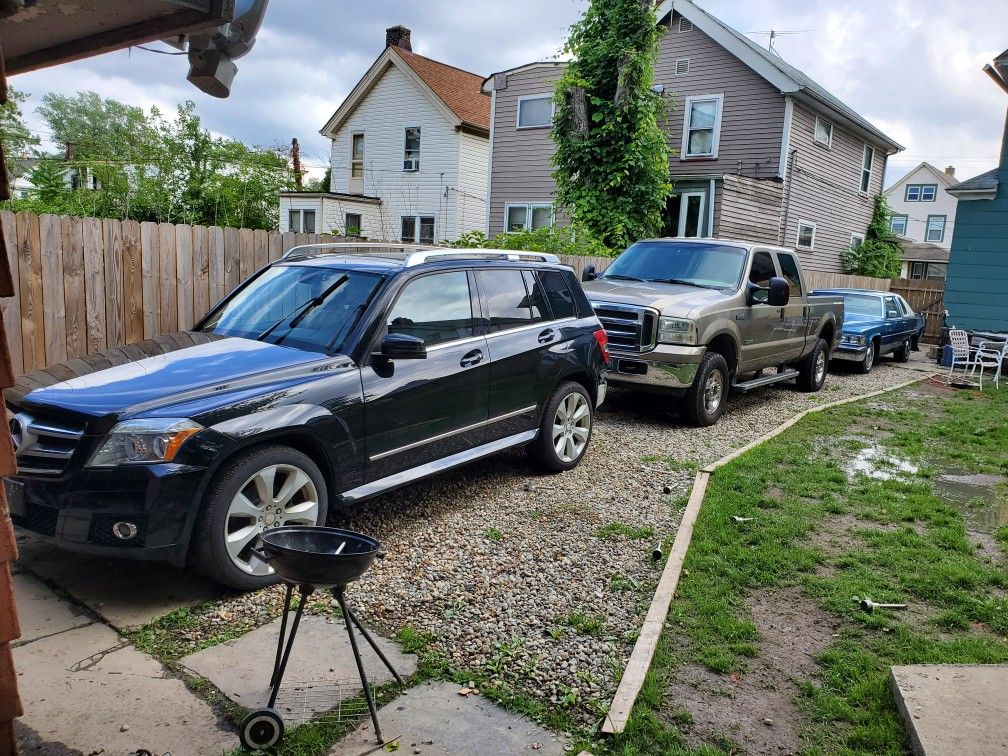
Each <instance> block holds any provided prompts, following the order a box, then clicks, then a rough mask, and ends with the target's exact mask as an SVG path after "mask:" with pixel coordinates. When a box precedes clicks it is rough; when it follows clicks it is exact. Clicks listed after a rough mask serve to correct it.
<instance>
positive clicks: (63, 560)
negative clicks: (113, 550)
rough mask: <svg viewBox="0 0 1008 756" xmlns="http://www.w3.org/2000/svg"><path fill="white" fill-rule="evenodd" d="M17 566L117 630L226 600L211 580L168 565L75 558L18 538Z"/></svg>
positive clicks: (40, 544) (87, 556)
mask: <svg viewBox="0 0 1008 756" xmlns="http://www.w3.org/2000/svg"><path fill="white" fill-rule="evenodd" d="M18 550H19V551H20V553H21V556H20V558H19V559H18V565H19V566H20V567H21V569H22V570H24V571H27V572H30V573H32V574H34V575H36V576H38V577H39V578H41V579H42V580H45V581H48V582H51V583H52V584H53V585H56V586H59V587H60V588H61V589H62V590H64V591H66V592H67V593H68V594H70V595H71V596H73V598H74V599H76V600H77V601H79V602H80V603H82V604H84V605H85V606H86V607H88V608H89V609H90V610H91V611H93V612H95V613H96V614H98V615H99V616H100V617H102V618H104V619H105V620H106V621H107V622H108V623H109V624H111V625H113V626H114V627H117V628H119V629H131V628H137V627H142V626H143V625H146V624H147V623H148V622H151V621H152V620H154V619H157V618H158V617H160V616H162V615H164V614H168V613H169V612H172V611H174V610H175V609H178V608H179V607H183V606H193V605H194V604H199V603H201V602H203V601H206V600H209V599H216V598H220V597H222V596H224V595H227V594H226V591H225V589H224V588H222V587H220V586H218V585H216V584H214V583H212V582H210V581H209V580H207V579H205V578H203V577H201V576H199V575H196V574H194V573H191V572H186V571H185V570H181V569H178V568H176V567H172V566H171V565H168V564H159V563H156V562H137V561H131V560H127V559H108V558H106V557H96V556H90V555H87V554H75V553H73V552H70V551H63V550H62V549H58V548H56V547H55V546H53V545H52V544H50V543H46V542H45V541H42V540H39V539H37V538H32V537H31V536H27V535H25V534H22V533H19V534H18Z"/></svg>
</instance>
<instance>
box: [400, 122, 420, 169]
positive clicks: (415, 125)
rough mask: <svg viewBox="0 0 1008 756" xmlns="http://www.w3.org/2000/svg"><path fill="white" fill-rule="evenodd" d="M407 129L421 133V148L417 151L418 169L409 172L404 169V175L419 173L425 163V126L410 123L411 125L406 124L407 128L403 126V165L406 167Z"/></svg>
mask: <svg viewBox="0 0 1008 756" xmlns="http://www.w3.org/2000/svg"><path fill="white" fill-rule="evenodd" d="M407 129H418V130H419V131H420V148H419V149H418V150H417V158H416V161H417V167H416V170H413V171H407V170H406V169H405V168H403V173H417V172H418V171H419V170H420V166H421V165H423V162H422V159H423V126H421V125H420V124H419V123H409V124H406V125H405V126H403V128H402V135H403V136H402V156H403V165H404V166H405V165H406V130H407Z"/></svg>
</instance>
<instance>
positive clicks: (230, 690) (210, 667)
mask: <svg viewBox="0 0 1008 756" xmlns="http://www.w3.org/2000/svg"><path fill="white" fill-rule="evenodd" d="M292 616H293V615H292ZM279 635H280V619H279V618H278V619H276V620H274V621H273V622H270V623H269V624H267V625H263V626H262V627H260V628H257V629H255V630H253V631H252V632H250V633H246V634H245V635H243V636H242V637H241V638H236V639H235V640H233V641H228V642H227V643H222V644H220V645H218V646H211V647H210V648H206V649H203V650H202V651H199V652H197V653H195V654H191V655H190V656H187V657H185V658H184V659H182V665H183V666H185V667H186V668H187V669H189V670H191V671H192V672H195V673H196V674H198V675H201V676H202V677H205V678H207V679H208V680H210V681H211V682H212V683H213V684H214V685H216V686H217V687H218V688H219V689H220V690H221V692H222V693H224V695H226V696H227V697H228V698H230V699H231V700H232V701H234V702H235V703H239V704H241V705H242V706H247V707H248V708H255V707H257V706H264V705H265V704H266V702H267V700H268V699H269V678H270V673H271V672H272V671H273V661H274V659H275V658H276V644H277V639H278V637H279ZM371 635H372V637H374V639H375V640H376V641H377V642H378V646H379V648H381V650H382V652H383V653H384V654H385V656H387V657H388V659H389V661H391V662H392V664H393V666H395V668H396V670H397V671H398V672H399V674H400V675H401V676H402V677H404V678H405V677H409V676H410V675H412V674H413V673H414V672H416V667H417V662H416V656H414V655H413V654H404V653H403V652H402V651H401V650H400V649H399V645H398V644H397V643H395V642H393V641H390V640H387V639H385V638H382V637H380V636H378V635H376V634H375V633H374V632H372V633H371ZM357 645H358V646H359V647H360V649H361V657H362V658H363V660H364V669H365V671H366V672H367V674H368V678H369V679H370V681H371V682H372V684H376V685H380V684H383V683H386V682H389V681H390V680H392V679H393V677H392V675H391V674H390V673H389V671H388V670H387V669H386V668H385V665H384V664H382V662H381V659H379V658H378V656H377V655H376V654H375V653H374V651H373V650H372V649H371V647H370V646H368V645H367V643H366V641H364V639H363V638H361V637H360V635H359V634H358V637H357ZM299 682H315V683H329V682H331V683H334V684H338V685H339V686H340V688H341V689H342V691H341V692H342V693H343V694H345V697H352V696H356V695H358V694H359V693H360V690H361V688H360V677H359V675H358V673H357V666H356V664H355V663H354V658H353V651H352V650H351V648H350V639H349V638H348V637H347V633H346V628H345V627H344V625H343V620H342V619H333V618H328V617H320V616H306V617H304V618H303V619H302V620H301V627H300V628H299V629H298V634H297V639H296V640H295V641H294V648H293V650H292V651H291V656H290V660H289V661H288V663H287V671H286V672H285V673H284V682H283V685H282V686H281V696H280V699H281V702H282V701H283V700H285V696H284V695H283V693H284V691H288V692H290V691H291V690H292V689H293V688H294V687H295V686H296V683H299ZM336 702H337V701H336V700H331V699H327V698H326V697H325V696H320V697H319V698H317V699H315V700H311V701H307V702H302V705H301V708H303V709H304V710H305V711H306V712H307V713H308V714H318V713H320V712H322V711H325V710H327V709H329V708H331V707H332V706H333V705H335V703H336ZM278 708H279V709H280V713H281V714H282V715H283V716H284V717H285V718H289V717H290V712H285V711H284V708H283V707H281V706H278ZM302 714H303V712H301V713H300V714H299V718H300V716H301V715H302Z"/></svg>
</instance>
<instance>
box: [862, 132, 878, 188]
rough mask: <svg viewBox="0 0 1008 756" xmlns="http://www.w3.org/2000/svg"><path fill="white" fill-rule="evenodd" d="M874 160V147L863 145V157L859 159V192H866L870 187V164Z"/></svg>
mask: <svg viewBox="0 0 1008 756" xmlns="http://www.w3.org/2000/svg"><path fill="white" fill-rule="evenodd" d="M874 162H875V148H874V147H872V146H871V145H870V144H866V145H865V146H864V158H863V159H862V161H861V194H868V191H869V190H870V189H871V180H872V165H873V163H874Z"/></svg>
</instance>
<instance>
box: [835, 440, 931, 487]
mask: <svg viewBox="0 0 1008 756" xmlns="http://www.w3.org/2000/svg"><path fill="white" fill-rule="evenodd" d="M845 468H846V470H847V474H848V475H849V476H850V477H851V478H855V477H857V476H858V474H861V475H864V476H866V477H869V478H873V479H875V480H893V479H895V478H906V477H909V476H911V475H916V474H917V473H918V472H920V467H918V466H917V465H915V464H913V463H912V462H910V461H909V460H906V459H901V458H899V457H897V456H894V455H892V454H890V453H888V452H887V451H886V450H885V449H883V448H882V447H881V446H877V445H875V444H868V445H867V446H865V447H864V448H863V449H862V450H861V451H859V452H858V453H857V454H856V455H855V456H854V458H853V459H851V460H850V461H849V462H848V463H847V464H846V465H845Z"/></svg>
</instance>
